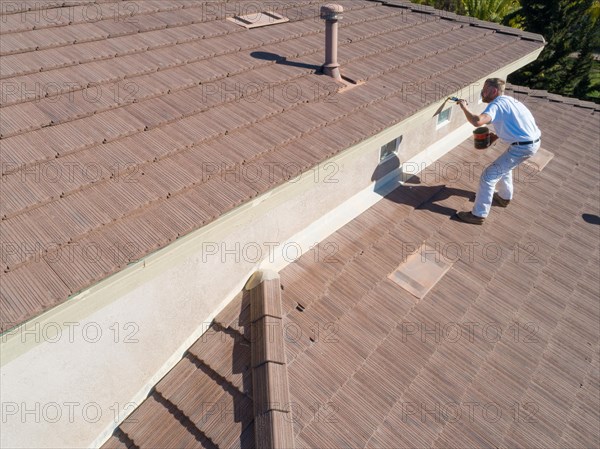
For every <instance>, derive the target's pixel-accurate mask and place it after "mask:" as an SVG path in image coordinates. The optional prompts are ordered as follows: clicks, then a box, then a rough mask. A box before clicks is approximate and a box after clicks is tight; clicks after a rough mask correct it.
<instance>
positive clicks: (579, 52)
mask: <svg viewBox="0 0 600 449" xmlns="http://www.w3.org/2000/svg"><path fill="white" fill-rule="evenodd" d="M599 3H600V2H599V0H575V1H566V0H546V1H540V0H521V5H522V7H521V9H520V10H519V11H517V12H516V14H513V15H512V16H508V17H507V18H505V20H507V19H508V20H516V21H518V22H520V23H521V24H522V26H523V28H524V29H526V30H527V31H531V32H534V33H539V34H542V35H543V36H544V38H545V39H546V41H547V45H546V47H545V48H544V50H543V51H542V53H541V55H540V56H539V57H538V59H537V60H536V61H534V62H533V63H531V64H529V65H527V66H526V67H524V68H523V69H521V70H519V71H518V72H516V73H514V74H512V75H511V76H510V77H509V81H511V82H513V83H516V84H523V85H526V86H529V87H532V88H536V89H545V90H548V91H550V92H556V93H560V94H563V95H574V96H577V97H578V98H583V99H594V98H593V97H590V96H589V95H588V93H589V92H590V91H591V90H593V86H591V71H592V68H593V53H594V48H595V47H597V45H598V42H599V41H600V33H599V28H598V16H599V15H600V14H599V13H600V6H599ZM596 50H597V48H596Z"/></svg>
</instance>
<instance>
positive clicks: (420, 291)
mask: <svg viewBox="0 0 600 449" xmlns="http://www.w3.org/2000/svg"><path fill="white" fill-rule="evenodd" d="M451 267H452V263H450V262H448V261H447V260H445V259H444V258H443V257H442V255H441V254H440V253H439V252H438V251H436V250H435V249H433V248H431V247H430V246H427V245H423V246H421V247H420V248H419V250H417V251H416V252H415V253H413V254H411V255H410V256H408V257H407V258H406V260H405V261H403V262H402V263H401V264H400V265H399V266H398V268H396V270H395V271H393V272H392V273H391V274H390V275H389V276H388V277H389V279H391V280H392V281H394V282H395V283H396V284H398V285H399V286H400V287H402V288H403V289H405V290H406V291H408V292H409V293H411V294H412V295H414V296H416V297H417V298H419V299H422V298H424V297H425V295H427V293H428V292H429V290H431V289H432V288H433V286H434V285H435V284H437V283H438V281H439V280H440V279H442V277H444V274H446V272H447V271H448V270H449V269H450V268H451Z"/></svg>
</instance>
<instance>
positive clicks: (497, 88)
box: [481, 78, 506, 103]
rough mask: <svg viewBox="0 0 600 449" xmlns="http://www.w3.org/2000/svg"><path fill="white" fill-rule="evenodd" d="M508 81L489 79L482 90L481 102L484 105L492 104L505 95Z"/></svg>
mask: <svg viewBox="0 0 600 449" xmlns="http://www.w3.org/2000/svg"><path fill="white" fill-rule="evenodd" d="M505 86H506V81H504V80H503V79H500V78H488V79H486V80H485V83H484V84H483V89H481V100H482V101H483V102H484V103H490V102H492V101H493V100H494V99H495V98H496V97H499V96H500V95H504V87H505Z"/></svg>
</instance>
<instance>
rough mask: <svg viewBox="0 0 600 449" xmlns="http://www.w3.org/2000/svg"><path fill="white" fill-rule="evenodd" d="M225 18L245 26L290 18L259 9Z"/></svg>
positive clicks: (285, 20) (265, 24) (272, 22)
mask: <svg viewBox="0 0 600 449" xmlns="http://www.w3.org/2000/svg"><path fill="white" fill-rule="evenodd" d="M227 20H229V21H231V22H233V23H235V24H237V25H240V26H243V27H245V28H248V29H250V28H258V27H264V26H268V25H275V24H277V23H285V22H289V21H290V19H288V18H287V17H284V16H282V15H281V14H277V13H276V12H272V11H260V12H257V13H255V14H246V15H244V16H234V17H228V18H227Z"/></svg>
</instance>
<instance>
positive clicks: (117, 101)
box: [0, 0, 542, 330]
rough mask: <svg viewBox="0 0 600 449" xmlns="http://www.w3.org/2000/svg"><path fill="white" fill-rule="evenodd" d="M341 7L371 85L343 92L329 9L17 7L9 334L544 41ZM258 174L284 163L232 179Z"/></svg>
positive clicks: (7, 7) (0, 126) (343, 48)
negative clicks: (328, 33)
mask: <svg viewBox="0 0 600 449" xmlns="http://www.w3.org/2000/svg"><path fill="white" fill-rule="evenodd" d="M337 3H339V4H341V5H342V6H343V7H344V9H345V12H344V18H343V20H342V21H341V22H340V49H339V61H340V63H341V64H342V72H343V74H344V75H345V76H347V77H348V78H351V79H353V80H355V81H357V82H359V81H368V82H366V83H364V84H362V85H361V86H358V87H355V88H353V89H351V90H349V91H347V92H345V93H343V94H338V93H337V91H338V89H339V88H340V87H342V86H341V85H340V84H336V83H335V82H333V81H332V79H330V78H326V77H324V76H322V75H319V74H318V73H316V72H317V70H318V68H319V67H320V66H321V64H322V63H323V61H324V36H323V32H324V23H323V22H322V21H321V20H319V19H318V14H319V7H320V5H321V2H317V1H313V0H304V1H297V2H293V3H289V4H287V3H286V4H285V5H284V6H285V7H284V6H281V5H280V4H278V3H275V10H276V11H277V7H280V9H281V8H283V9H282V10H281V11H277V12H280V13H283V14H284V15H287V16H288V18H289V19H290V21H289V22H287V23H283V24H277V25H272V26H266V27H261V28H256V29H252V30H247V29H245V28H244V27H240V26H238V25H236V24H234V23H232V22H231V21H228V20H226V18H227V17H231V16H233V15H238V14H240V13H253V12H255V11H256V9H255V8H257V4H259V2H254V1H236V2H229V3H227V2H216V1H215V2H202V1H191V0H168V1H167V0H164V1H163V0H145V1H127V2H118V1H111V0H107V1H96V2H94V1H91V0H90V1H84V0H82V1H75V2H66V1H65V2H40V1H33V0H23V1H19V2H5V3H3V4H2V5H3V7H2V21H1V24H0V33H1V36H2V39H1V40H0V52H1V55H2V64H1V66H0V82H1V83H2V98H1V102H0V103H1V104H0V106H1V108H0V114H1V115H2V120H1V121H0V146H1V152H0V162H1V164H0V166H1V168H2V177H1V194H0V217H1V220H2V235H1V236H0V240H1V242H0V243H1V244H2V245H1V247H2V258H1V263H2V269H1V270H0V282H1V283H2V289H1V291H0V305H1V310H2V318H1V321H2V322H1V323H0V326H1V327H0V330H7V329H9V328H10V327H12V326H14V325H16V324H18V323H21V322H23V321H25V320H27V319H30V318H32V317H34V316H36V315H38V314H40V313H41V312H43V311H45V310H47V309H49V308H51V307H53V306H55V305H57V304H59V303H61V302H63V301H64V300H66V299H67V298H68V297H69V296H71V295H74V294H76V293H77V292H79V291H81V290H82V289H85V288H87V287H89V286H91V285H92V284H94V283H95V282H98V281H100V280H102V279H104V278H106V277H107V276H109V275H111V274H113V273H116V272H118V271H119V270H121V269H123V268H124V267H126V266H127V264H129V263H131V262H132V261H137V260H139V259H140V258H142V257H144V256H146V255H148V254H149V253H150V252H152V251H155V250H157V249H159V248H162V247H164V246H166V245H168V244H169V243H171V242H173V241H174V240H176V239H177V238H179V237H181V236H184V235H186V234H188V233H189V232H191V231H193V230H195V229H198V228H200V227H202V226H203V225H205V224H207V223H209V222H211V221H213V220H215V219H216V218H217V217H219V216H220V215H221V214H223V213H224V212H226V211H228V210H231V209H233V208H234V207H236V206H238V205H240V204H242V203H244V202H246V201H248V200H249V199H251V198H253V197H256V196H257V195H259V194H261V193H264V192H266V191H268V190H269V189H272V188H273V187H275V186H277V185H279V184H281V183H283V182H285V181H286V179H288V178H290V177H292V176H294V175H295V174H296V173H293V170H292V171H290V170H284V169H282V167H284V166H285V164H289V163H293V164H294V167H298V171H299V172H301V171H304V170H306V169H309V168H310V167H312V166H314V165H316V164H318V163H319V162H321V161H323V160H325V159H327V158H329V157H331V156H333V155H335V154H336V153H338V152H340V151H343V150H344V149H346V148H348V147H350V146H352V145H353V144H356V143H358V142H360V141H362V140H364V139H366V138H368V137H370V136H372V135H374V134H376V133H378V132H380V131H382V130H384V129H385V128H387V127H389V126H391V125H393V124H395V123H398V122H400V121H401V120H403V119H405V118H407V117H409V116H411V115H412V114H414V113H415V112H416V111H418V110H419V109H421V108H423V107H424V106H426V105H428V104H431V103H433V102H436V101H437V100H438V99H439V98H441V97H442V96H445V95H446V94H447V92H442V91H441V90H442V89H440V86H445V88H449V86H451V87H452V89H459V88H461V87H465V86H467V85H469V84H470V83H472V82H474V81H477V80H478V79H480V78H482V77H484V76H486V75H487V74H489V73H490V72H492V71H494V70H497V69H500V68H502V67H503V66H505V65H506V64H508V63H511V62H514V61H515V60H517V59H518V58H520V57H523V56H525V55H527V54H530V53H531V52H533V51H535V50H536V49H539V48H540V47H541V45H542V42H541V40H540V39H541V37H540V36H536V35H530V34H528V33H524V32H522V31H519V30H514V29H509V28H505V27H501V26H496V25H491V24H488V23H485V22H480V21H476V20H473V19H466V18H464V17H459V16H455V15H452V14H446V13H441V12H439V11H434V10H431V9H430V8H424V7H420V6H416V5H412V6H411V5H409V4H407V3H406V2H387V3H388V4H389V5H382V4H381V3H378V2H372V1H362V0H352V1H348V0H342V1H339V2H337ZM392 4H394V5H395V7H394V6H391V5H392ZM269 5H270V6H269ZM273 5H274V3H273V2H265V8H264V9H265V10H268V9H269V8H271V9H272V8H274V6H273ZM277 5H279V6H277ZM45 8H46V9H45ZM417 86H418V91H417ZM452 89H451V90H452ZM249 166H256V167H275V168H274V169H273V170H262V171H261V173H262V175H261V176H259V177H256V178H255V179H252V180H249V179H244V180H243V181H242V182H236V181H235V180H233V179H232V177H225V176H222V174H223V173H225V172H226V171H227V170H229V171H231V170H238V171H239V170H241V169H244V168H245V167H249Z"/></svg>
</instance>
